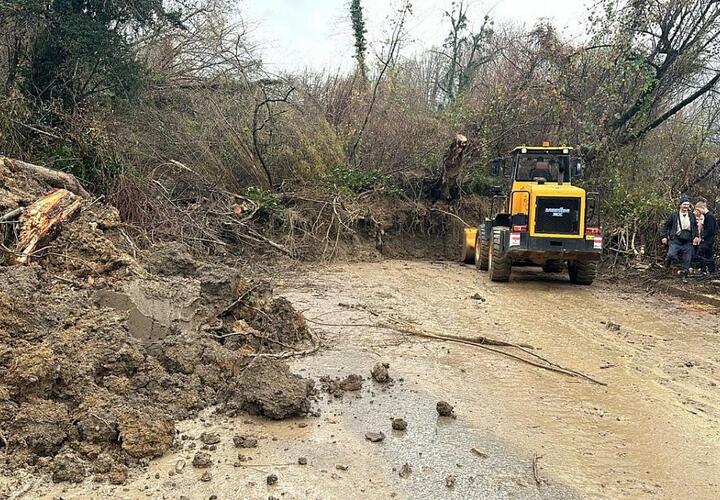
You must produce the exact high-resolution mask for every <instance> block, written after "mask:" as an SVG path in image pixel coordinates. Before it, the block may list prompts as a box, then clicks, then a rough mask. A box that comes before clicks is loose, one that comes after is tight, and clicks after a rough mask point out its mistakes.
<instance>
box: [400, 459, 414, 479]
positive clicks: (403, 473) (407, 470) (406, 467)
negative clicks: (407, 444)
mask: <svg viewBox="0 0 720 500" xmlns="http://www.w3.org/2000/svg"><path fill="white" fill-rule="evenodd" d="M410 474H412V467H410V464H409V463H407V462H405V463H404V464H403V466H402V467H401V468H400V472H399V473H398V475H399V476H400V477H408V476H410Z"/></svg>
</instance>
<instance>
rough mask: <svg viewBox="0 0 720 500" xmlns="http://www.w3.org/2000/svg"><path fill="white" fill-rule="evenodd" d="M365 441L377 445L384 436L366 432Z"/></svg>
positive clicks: (379, 433)
mask: <svg viewBox="0 0 720 500" xmlns="http://www.w3.org/2000/svg"><path fill="white" fill-rule="evenodd" d="M365 439H367V440H368V441H370V442H371V443H379V442H380V441H383V440H384V439H385V434H384V433H383V432H366V433H365Z"/></svg>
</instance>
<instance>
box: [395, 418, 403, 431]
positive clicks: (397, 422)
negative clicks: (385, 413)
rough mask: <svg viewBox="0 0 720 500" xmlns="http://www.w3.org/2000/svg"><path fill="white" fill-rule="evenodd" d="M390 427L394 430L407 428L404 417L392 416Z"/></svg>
mask: <svg viewBox="0 0 720 500" xmlns="http://www.w3.org/2000/svg"><path fill="white" fill-rule="evenodd" d="M392 428H393V429H394V430H396V431H404V430H405V429H407V422H406V421H405V419H404V418H394V419H393V421H392Z"/></svg>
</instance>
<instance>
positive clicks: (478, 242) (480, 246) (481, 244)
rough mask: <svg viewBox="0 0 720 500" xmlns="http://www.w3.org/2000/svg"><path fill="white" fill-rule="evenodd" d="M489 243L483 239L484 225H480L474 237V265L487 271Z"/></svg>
mask: <svg viewBox="0 0 720 500" xmlns="http://www.w3.org/2000/svg"><path fill="white" fill-rule="evenodd" d="M489 247H490V245H488V242H487V241H485V226H484V225H483V226H480V228H479V229H478V232H477V238H476V239H475V267H476V268H478V269H479V270H480V271H487V270H488V264H489V260H490V248H489Z"/></svg>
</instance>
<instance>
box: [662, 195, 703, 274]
mask: <svg viewBox="0 0 720 500" xmlns="http://www.w3.org/2000/svg"><path fill="white" fill-rule="evenodd" d="M662 242H663V245H669V247H668V253H667V257H666V258H665V264H666V266H668V267H669V266H670V264H671V263H672V261H673V260H678V261H679V262H680V264H681V265H682V268H683V272H684V273H685V274H686V275H687V273H688V271H689V270H690V264H691V263H692V258H693V244H698V243H699V242H700V238H699V237H698V228H697V221H696V220H695V214H693V213H692V212H690V199H689V198H688V197H687V196H685V195H682V196H681V197H680V200H679V201H678V209H677V210H675V211H673V212H672V213H671V214H670V215H669V216H668V218H667V220H666V221H665V224H664V225H663V238H662Z"/></svg>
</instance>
